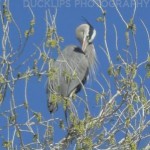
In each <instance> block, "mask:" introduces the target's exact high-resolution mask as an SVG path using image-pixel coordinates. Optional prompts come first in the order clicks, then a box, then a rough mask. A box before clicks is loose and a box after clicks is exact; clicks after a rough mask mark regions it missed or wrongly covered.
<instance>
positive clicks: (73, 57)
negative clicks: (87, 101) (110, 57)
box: [47, 21, 96, 113]
mask: <svg viewBox="0 0 150 150" xmlns="http://www.w3.org/2000/svg"><path fill="white" fill-rule="evenodd" d="M95 36H96V30H95V29H94V28H93V26H92V25H91V24H90V23H89V22H88V21H86V23H83V24H81V25H79V26H78V27H77V28H76V38H77V39H78V41H79V42H80V44H81V48H80V47H79V46H75V45H70V46H67V47H66V48H65V49H64V50H63V51H61V52H60V53H59V54H58V58H57V59H56V60H55V61H54V63H53V64H52V65H51V66H50V70H53V73H54V78H52V77H49V78H48V84H47V92H48V109H49V111H50V113H52V112H55V110H57V108H58V101H57V100H56V99H57V98H56V97H58V99H59V98H60V97H61V98H62V97H63V98H69V97H72V95H73V94H77V93H78V92H79V91H80V90H81V89H82V87H83V85H84V84H85V83H86V81H87V78H88V76H89V74H90V72H93V73H94V66H95V64H96V52H95V48H94V44H93V40H94V38H95ZM54 95H55V96H54Z"/></svg>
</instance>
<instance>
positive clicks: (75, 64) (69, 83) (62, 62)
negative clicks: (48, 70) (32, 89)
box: [51, 46, 88, 97]
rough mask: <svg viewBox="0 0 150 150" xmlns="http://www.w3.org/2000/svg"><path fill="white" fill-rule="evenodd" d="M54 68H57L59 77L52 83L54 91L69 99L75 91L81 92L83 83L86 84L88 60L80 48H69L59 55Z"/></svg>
mask: <svg viewBox="0 0 150 150" xmlns="http://www.w3.org/2000/svg"><path fill="white" fill-rule="evenodd" d="M54 68H57V76H56V80H53V81H52V82H51V86H52V90H53V91H55V92H56V93H58V94H60V95H62V96H65V97H68V96H69V95H70V94H71V92H72V91H73V90H78V91H79V89H80V85H81V83H83V82H85V79H86V76H87V72H88V60H87V58H86V56H85V54H84V53H83V52H82V51H81V49H80V48H79V47H76V46H68V47H66V48H65V49H64V50H63V51H62V53H61V54H60V55H59V57H58V59H57V60H56V62H55V63H54ZM77 88H78V89H77Z"/></svg>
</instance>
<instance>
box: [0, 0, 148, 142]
mask: <svg viewBox="0 0 150 150" xmlns="http://www.w3.org/2000/svg"><path fill="white" fill-rule="evenodd" d="M35 2H36V3H35ZM38 2H40V1H38V0H37V1H35V0H29V3H30V6H31V8H32V10H33V12H34V15H35V18H36V25H35V34H34V36H32V37H31V38H30V39H29V41H28V43H27V46H26V48H25V52H24V56H22V58H21V59H20V60H19V62H18V64H19V63H20V62H22V61H23V60H25V59H26V57H29V56H30V55H31V54H32V53H33V51H34V50H35V47H34V46H33V43H34V44H36V45H38V46H40V45H41V43H42V42H41V41H42V40H43V38H44V36H45V10H48V9H49V10H50V11H51V12H52V13H53V12H54V11H55V6H57V7H58V14H57V19H56V25H57V30H58V34H59V35H61V36H63V37H64V39H65V40H64V42H63V43H62V44H61V48H62V49H63V48H64V47H65V46H67V45H70V44H75V45H79V43H78V41H77V40H76V37H75V28H76V27H77V26H78V25H79V24H81V23H83V19H82V16H84V17H85V18H87V20H88V21H89V22H90V23H91V24H92V25H93V26H94V28H95V29H96V31H97V36H96V38H95V41H94V44H95V48H96V52H97V58H98V61H99V65H98V71H97V76H98V78H99V81H100V82H101V83H102V84H106V83H105V82H104V81H103V79H102V78H101V76H100V73H101V72H103V73H104V74H107V69H108V66H109V64H108V61H107V58H106V56H105V55H104V53H103V52H102V50H101V49H100V48H99V46H104V38H103V37H104V27H103V24H102V23H100V22H97V21H96V19H97V18H98V17H100V16H102V13H101V11H100V10H99V8H97V7H96V6H95V5H94V4H92V2H90V1H89V0H82V1H79V0H75V1H69V0H68V1H67V0H66V1H63V0H57V1H56V0H55V1H54V0H53V1H51V2H49V3H46V2H47V1H46V0H42V1H41V2H40V3H38ZM104 2H105V3H103V5H104V8H105V9H106V12H107V14H106V16H107V33H108V34H107V42H108V48H109V50H110V54H111V56H112V59H113V61H114V62H115V61H116V50H115V32H114V28H113V25H115V26H116V28H117V30H118V37H119V38H118V43H119V49H120V50H121V49H125V48H126V45H125V31H126V27H125V24H124V23H123V22H122V21H121V18H120V17H119V16H118V14H117V11H116V10H115V9H114V7H112V4H111V3H108V2H106V1H104ZM125 2H126V3H125ZM125 2H124V3H123V2H121V1H120V3H121V4H120V3H119V4H118V6H119V7H118V8H119V9H120V11H121V13H122V16H123V17H124V19H125V20H126V22H129V20H130V18H131V16H132V13H133V4H131V3H130V2H129V1H125ZM26 5H27V0H22V1H20V0H15V1H13V2H10V10H11V12H12V14H13V16H14V19H15V20H16V23H17V24H18V25H19V27H20V30H21V32H22V34H24V31H25V30H27V29H28V28H29V22H30V20H31V19H32V16H31V13H30V11H29V10H28V8H27V7H26ZM137 6H138V7H137V12H136V15H135V20H134V21H135V24H136V26H137V33H136V37H137V39H136V40H137V45H138V49H139V60H138V62H141V61H143V60H144V59H145V58H146V57H147V50H148V42H147V41H146V40H147V39H146V38H147V35H146V32H145V30H144V27H143V25H142V23H141V21H140V19H142V20H143V21H144V22H145V24H146V26H147V27H150V19H149V14H150V2H149V3H148V1H146V0H145V1H144V0H143V1H138V5H137ZM12 29H14V28H13V27H12ZM143 31H144V32H143ZM16 33H17V31H16V30H15V29H14V30H12V31H11V35H10V36H11V37H12V41H13V43H14V44H13V46H14V49H15V48H16V47H17V46H16V45H18V43H19V41H18V40H17V37H18V35H17V34H16ZM14 35H15V36H14ZM141 37H142V39H146V40H141ZM131 53H132V54H134V51H132V47H131ZM29 64H30V62H29V63H27V65H29ZM27 65H25V66H23V67H22V68H21V70H19V71H25V70H26V69H27ZM141 74H143V73H141ZM106 76H107V75H106ZM46 80H47V79H46V78H42V82H37V78H32V79H31V82H29V85H28V98H29V104H30V107H31V108H33V110H35V111H37V112H42V114H43V116H44V118H47V119H48V118H50V117H52V116H50V114H49V112H48V109H47V99H46V93H45V86H46ZM149 83H150V82H149ZM149 83H147V85H148V84H149ZM24 85H25V82H24V81H20V82H18V84H17V85H16V91H15V94H16V99H17V103H18V104H21V103H22V102H23V101H24V88H21V87H24ZM149 85H150V84H149ZM87 86H89V87H92V88H94V89H97V90H100V88H99V87H98V85H97V84H95V83H89V84H87ZM80 94H81V95H82V92H81V93H80ZM93 96H94V95H93V94H92V93H91V94H89V99H93ZM8 99H9V97H8ZM89 103H90V106H91V109H92V110H93V111H92V114H93V115H94V116H95V115H96V114H97V113H98V110H96V109H95V106H94V105H95V104H96V103H95V101H94V102H93V101H89ZM7 106H8V102H4V107H3V109H4V110H5V109H6V108H7ZM60 109H61V108H60ZM94 110H95V111H94ZM23 113H24V112H22V113H20V115H23ZM57 115H58V116H59V115H62V111H58V112H56V116H57ZM20 118H21V119H22V121H24V118H23V117H20ZM62 136H63V134H62ZM55 138H56V140H59V139H60V138H61V137H60V135H59V136H56V137H55Z"/></svg>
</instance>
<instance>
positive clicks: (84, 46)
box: [82, 38, 88, 52]
mask: <svg viewBox="0 0 150 150" xmlns="http://www.w3.org/2000/svg"><path fill="white" fill-rule="evenodd" d="M87 45H88V42H87V40H86V38H84V39H83V43H82V50H83V52H85V49H86V47H87Z"/></svg>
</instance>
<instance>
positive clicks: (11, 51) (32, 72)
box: [0, 0, 150, 150]
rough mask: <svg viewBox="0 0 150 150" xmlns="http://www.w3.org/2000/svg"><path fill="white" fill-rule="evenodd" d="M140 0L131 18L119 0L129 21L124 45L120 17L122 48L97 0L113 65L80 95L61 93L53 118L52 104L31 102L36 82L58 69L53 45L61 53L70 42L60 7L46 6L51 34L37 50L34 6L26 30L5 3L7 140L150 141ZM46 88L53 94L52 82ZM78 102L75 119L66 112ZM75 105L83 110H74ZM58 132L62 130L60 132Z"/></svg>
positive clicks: (67, 144) (85, 145)
mask: <svg viewBox="0 0 150 150" xmlns="http://www.w3.org/2000/svg"><path fill="white" fill-rule="evenodd" d="M133 2H134V4H135V5H134V8H133V14H132V15H131V19H130V20H129V22H127V21H126V20H125V19H124V17H123V15H122V13H121V11H120V10H119V8H118V6H117V4H116V3H115V1H114V0H112V4H113V6H114V11H116V12H117V14H116V15H117V18H118V19H121V21H122V23H123V25H124V26H122V27H121V29H122V30H124V31H125V32H124V35H125V40H124V43H125V46H124V45H120V43H119V42H118V41H119V38H120V34H119V31H120V30H119V28H118V27H117V26H116V25H115V24H114V25H113V27H114V37H115V40H114V42H113V45H114V47H115V48H114V53H115V54H112V53H111V49H110V48H109V44H110V43H109V40H108V31H109V30H108V28H107V12H106V10H105V7H104V6H103V3H102V1H96V0H93V4H95V5H96V6H97V7H98V8H99V10H100V12H101V13H100V16H99V17H98V18H97V22H98V23H99V24H101V25H103V28H104V35H103V39H104V43H103V45H102V46H99V49H100V50H102V51H103V52H104V54H105V56H106V60H105V61H106V62H105V63H106V64H107V66H108V67H107V68H105V70H104V71H103V72H102V71H100V72H98V73H97V74H98V75H97V76H96V78H94V80H93V84H96V85H97V86H96V89H94V88H91V87H88V86H85V87H84V88H83V93H81V94H79V95H80V96H79V95H74V99H73V100H72V101H71V102H70V101H69V100H67V102H68V103H67V104H66V103H63V102H61V101H60V102H59V103H60V106H59V109H58V112H57V114H53V115H48V117H49V118H48V119H47V118H46V119H45V117H44V113H45V112H40V111H41V110H40V109H38V111H37V109H35V106H37V105H38V104H37V103H38V101H37V102H36V104H35V102H34V103H32V104H31V102H30V100H31V98H30V96H31V95H30V94H31V93H30V94H28V92H29V90H31V88H32V87H31V84H33V85H35V86H37V85H38V84H40V85H43V82H44V80H45V79H47V78H54V77H55V69H52V68H50V66H51V63H52V62H53V61H55V60H54V57H52V56H51V55H50V54H51V51H55V53H59V52H60V51H61V49H62V48H61V42H63V41H64V38H63V37H61V36H60V35H59V34H58V32H57V26H56V25H57V23H56V18H57V9H56V10H55V12H54V13H51V12H50V11H49V10H46V13H45V14H46V15H45V24H46V29H45V33H46V34H45V36H44V38H43V41H42V42H41V44H39V45H38V44H33V43H34V42H32V43H31V44H32V45H33V46H34V49H35V51H30V52H29V51H26V50H25V49H26V48H27V47H28V43H30V39H31V38H32V37H34V36H35V31H34V29H35V25H36V17H35V14H34V11H33V9H32V7H30V5H28V6H27V8H28V11H29V12H30V15H31V17H32V18H31V19H30V22H29V23H28V24H29V28H28V29H27V30H26V31H25V32H24V34H23V31H22V30H21V27H20V26H19V25H18V23H17V20H15V19H14V16H13V13H12V11H11V10H10V2H9V0H5V1H4V2H3V3H2V4H1V10H0V20H1V25H0V26H1V29H2V30H1V31H0V33H1V52H0V65H1V70H0V103H1V105H0V108H1V109H0V122H1V123H0V143H1V146H2V147H3V148H5V149H9V150H11V149H25V150H27V149H56V150H57V149H77V150H84V149H88V150H90V149H91V150H92V149H131V150H136V149H139V148H143V149H149V147H150V145H149V140H150V132H149V131H150V86H149V83H150V80H149V78H150V56H149V53H150V35H149V29H148V28H147V26H146V24H145V23H144V21H142V20H140V22H141V24H142V26H143V28H142V30H143V32H145V35H146V36H145V37H141V40H143V41H146V42H147V45H148V46H147V50H145V49H144V50H142V51H145V53H147V54H146V55H147V56H146V57H145V58H144V60H142V61H141V59H140V56H139V51H140V50H139V48H138V44H137V38H138V37H137V35H136V26H137V24H136V23H135V22H136V20H135V15H136V12H137V2H136V1H135V0H134V1H133ZM93 9H94V8H93ZM38 29H39V28H38ZM14 31H15V32H14ZM97 32H99V31H97ZM14 37H15V40H14V39H13V38H14ZM18 43H19V44H18ZM111 44H112V43H111ZM124 47H125V48H124ZM23 60H25V61H23ZM98 67H99V66H98ZM28 85H30V86H28ZM33 87H34V86H33ZM21 90H23V91H24V92H23V95H20V92H21ZM44 90H45V93H44V95H46V89H44ZM33 94H35V93H33ZM88 95H92V97H90V96H88ZM89 97H90V98H89ZM18 99H19V100H18ZM20 99H23V100H20ZM45 101H46V99H45ZM90 101H94V102H95V103H92V105H93V104H95V106H92V107H91V106H90V105H91V103H90ZM33 105H34V106H33ZM70 106H73V107H74V112H70V113H69V114H68V115H67V119H68V120H69V124H67V122H66V120H65V118H64V115H62V114H63V112H64V111H65V110H66V108H67V107H70ZM45 107H46V106H45ZM93 107H94V108H93ZM87 108H88V109H87ZM34 109H35V110H34ZM45 111H48V110H46V109H45ZM75 112H76V114H78V115H74V113H75ZM47 113H48V112H47ZM77 116H78V117H77ZM58 134H60V135H59V136H60V137H59V140H56V139H55V137H58Z"/></svg>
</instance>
